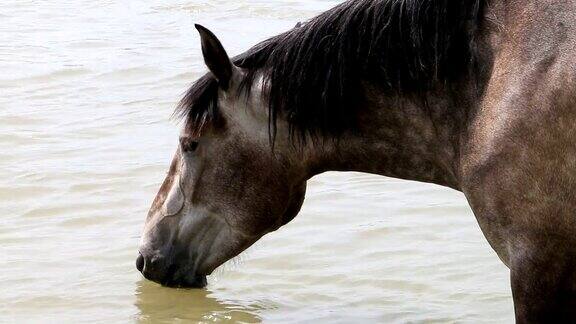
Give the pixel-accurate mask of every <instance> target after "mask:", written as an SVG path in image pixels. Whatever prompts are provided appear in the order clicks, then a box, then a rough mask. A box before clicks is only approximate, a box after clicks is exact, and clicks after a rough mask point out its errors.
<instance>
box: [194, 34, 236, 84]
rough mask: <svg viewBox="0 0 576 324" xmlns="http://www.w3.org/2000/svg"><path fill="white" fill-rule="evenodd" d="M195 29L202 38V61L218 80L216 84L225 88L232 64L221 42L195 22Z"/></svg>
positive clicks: (229, 77)
mask: <svg viewBox="0 0 576 324" xmlns="http://www.w3.org/2000/svg"><path fill="white" fill-rule="evenodd" d="M195 26H196V29H197V30H198V32H199V33H200V38H201V39H202V54H203V55H204V62H205V63H206V66H208V69H210V72H212V74H213V75H214V77H216V80H218V84H219V85H220V87H222V89H224V90H226V89H227V88H228V86H229V84H230V80H231V79H232V73H233V71H234V66H233V64H232V61H231V60H230V57H228V54H226V50H225V49H224V46H222V43H220V41H219V40H218V38H217V37H216V35H214V33H212V32H211V31H210V30H208V29H207V28H205V27H204V26H201V25H198V24H196V25H195Z"/></svg>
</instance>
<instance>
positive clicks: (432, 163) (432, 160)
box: [319, 86, 467, 189]
mask: <svg viewBox="0 0 576 324" xmlns="http://www.w3.org/2000/svg"><path fill="white" fill-rule="evenodd" d="M366 90H367V94H368V98H369V100H368V102H367V105H368V106H367V107H366V109H364V111H365V114H364V115H363V116H360V119H359V121H358V124H359V131H356V132H353V133H349V134H346V135H344V136H343V137H342V138H341V139H340V140H339V141H337V142H334V144H329V148H328V149H327V150H326V151H325V152H326V153H325V155H324V156H323V159H321V160H320V161H321V164H322V166H321V167H319V169H321V170H322V171H325V170H334V171H360V172H369V173H374V174H380V175H384V176H389V177H394V178H401V179H407V180H416V181H424V182H431V183H436V184H440V185H444V186H448V187H452V188H455V189H458V187H459V185H458V158H459V145H460V140H461V138H462V136H463V125H465V124H466V119H467V111H465V110H464V109H462V108H461V107H459V106H456V105H455V104H454V103H453V102H451V100H449V98H447V97H442V96H438V97H434V96H432V97H430V98H429V99H428V101H427V102H428V104H427V105H422V104H416V103H415V102H417V100H416V101H415V100H407V99H399V98H388V97H386V96H385V95H384V94H383V93H382V92H380V91H378V90H377V89H376V88H373V87H369V86H368V87H367V89H366Z"/></svg>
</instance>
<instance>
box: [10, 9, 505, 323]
mask: <svg viewBox="0 0 576 324" xmlns="http://www.w3.org/2000/svg"><path fill="white" fill-rule="evenodd" d="M336 3H338V1H321V0H313V1H311V0H278V1H270V0H268V1H264V0H253V1H250V0H236V1H223V0H196V1H194V0H147V1H136V0H99V1H87V0H50V1H33V0H3V1H2V2H0V322H18V323H25V322H26V323H29V322H42V323H46V322H58V323H61V322H71V323H77V322H145V323H157V322H187V321H189V320H190V321H201V322H217V321H223V322H237V321H239V322H247V323H252V322H260V321H264V322H270V323H279V322H309V323H318V322H329V323H337V322H345V323H366V322H369V321H370V322H373V321H378V322H382V323H393V322H398V323H401V322H439V323H447V322H448V323H452V322H462V323H479V322H486V323H494V322H512V321H513V316H512V314H513V306H512V300H511V297H510V289H509V280H508V272H507V269H506V268H505V267H504V266H503V265H502V264H501V263H500V262H499V260H498V258H497V257H496V255H495V254H494V253H493V252H492V251H491V249H490V248H489V246H488V244H487V243H486V242H485V241H484V239H483V237H482V234H481V232H480V230H479V228H478V226H477V224H476V223H475V220H474V218H473V216H472V213H471V211H470V210H469V208H468V207H467V205H466V202H465V200H464V198H463V196H462V195H461V194H459V193H456V192H454V191H450V190H448V189H443V188H439V187H435V186H430V185H424V184H419V183H411V182H403V181H398V180H393V179H386V178H380V177H375V176H368V175H362V174H335V173H334V174H326V175H322V176H320V177H317V178H314V179H312V180H311V181H310V185H309V191H308V196H307V200H306V203H305V205H304V209H303V211H302V212H301V214H300V215H299V216H298V217H297V219H296V220H295V221H293V222H292V223H291V224H289V225H288V226H286V227H284V228H283V229H281V230H280V231H278V232H276V233H273V234H272V235H269V236H267V237H265V238H264V239H263V240H262V241H261V242H260V243H258V244H257V245H256V246H254V247H253V248H251V249H250V250H249V251H248V252H246V253H245V254H243V255H242V256H241V257H240V259H239V260H236V261H235V262H233V263H231V264H228V265H226V266H225V267H224V269H223V270H219V271H218V272H217V273H216V274H215V275H214V276H212V277H211V278H210V280H209V287H208V288H207V289H206V290H195V291H189V290H174V289H167V288H162V287H160V286H158V285H156V284H154V283H150V282H148V281H146V280H144V279H142V277H141V276H140V274H139V273H138V272H137V271H136V269H135V267H134V261H135V257H136V249H137V244H138V240H139V234H140V230H141V228H142V225H143V222H144V217H145V214H146V212H147V209H148V207H149V205H150V202H151V200H152V199H153V196H154V194H155V193H156V191H157V189H158V188H159V185H160V182H161V181H162V180H163V178H164V175H165V172H166V171H167V169H168V164H169V161H170V158H171V156H172V153H173V152H174V150H175V148H176V143H177V133H178V127H177V125H176V124H175V122H173V121H170V119H169V117H170V115H171V112H172V109H173V108H174V106H175V103H176V102H177V101H178V99H179V98H180V96H181V94H182V93H183V92H184V91H185V90H186V88H187V86H188V85H190V83H191V82H192V81H193V80H194V79H195V78H197V77H198V76H199V75H201V74H202V72H203V70H204V67H203V64H202V60H201V58H200V56H199V54H200V50H199V44H198V37H197V35H196V31H195V29H194V28H193V23H195V22H200V23H203V24H205V25H206V26H208V27H210V28H212V29H213V30H214V31H215V32H217V34H218V35H219V36H220V37H221V39H222V40H223V42H224V44H225V45H226V47H227V48H228V50H229V52H230V53H231V54H238V53H240V52H242V51H243V50H245V49H247V48H248V47H250V46H251V45H252V44H254V43H255V42H257V41H258V40H262V39H264V38H266V37H267V36H271V35H274V34H277V33H278V32H280V31H283V30H285V29H288V28H291V27H292V26H293V25H294V24H295V23H296V22H297V21H299V20H304V19H306V18H308V17H312V16H313V15H315V14H317V13H319V12H320V11H323V10H325V9H328V8H329V7H331V6H333V5H335V4H336Z"/></svg>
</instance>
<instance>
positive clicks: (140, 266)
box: [136, 253, 144, 272]
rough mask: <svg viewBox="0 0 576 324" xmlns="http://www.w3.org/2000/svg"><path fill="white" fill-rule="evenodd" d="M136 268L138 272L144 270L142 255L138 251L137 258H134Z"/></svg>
mask: <svg viewBox="0 0 576 324" xmlns="http://www.w3.org/2000/svg"><path fill="white" fill-rule="evenodd" d="M136 269H138V271H140V272H142V270H144V257H143V256H142V254H140V253H138V259H136Z"/></svg>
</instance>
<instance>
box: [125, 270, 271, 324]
mask: <svg viewBox="0 0 576 324" xmlns="http://www.w3.org/2000/svg"><path fill="white" fill-rule="evenodd" d="M136 285H137V286H136V291H135V295H136V307H138V310H139V315H138V318H137V320H138V322H139V323H158V322H174V321H182V320H184V321H195V322H200V323H204V322H228V321H229V322H234V323H238V322H240V323H260V322H261V321H262V320H261V319H260V317H259V316H258V315H256V312H257V311H258V310H259V307H258V306H243V305H235V304H233V303H231V302H222V301H219V300H217V299H216V298H213V297H211V296H210V295H211V294H212V293H211V292H210V291H207V290H206V289H171V288H165V287H161V286H160V285H158V284H155V283H153V282H150V281H148V280H145V279H142V280H140V281H139V282H137V284H136Z"/></svg>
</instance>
